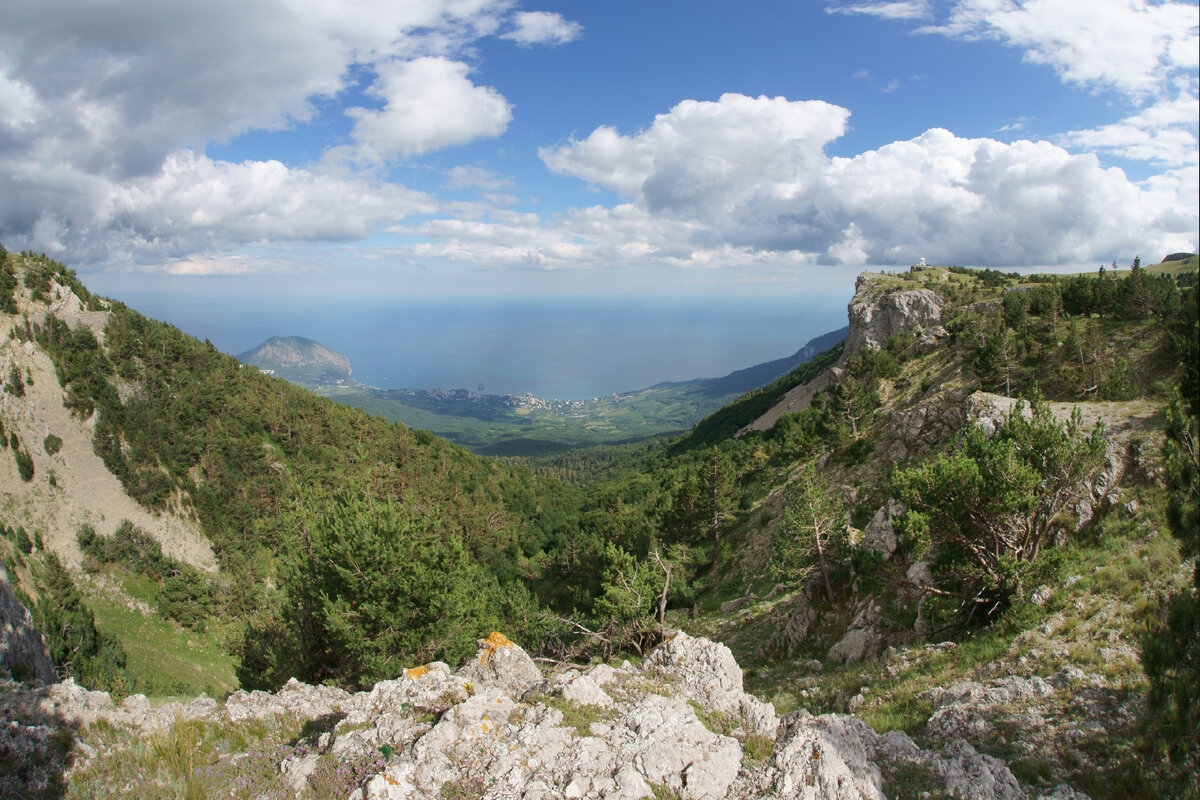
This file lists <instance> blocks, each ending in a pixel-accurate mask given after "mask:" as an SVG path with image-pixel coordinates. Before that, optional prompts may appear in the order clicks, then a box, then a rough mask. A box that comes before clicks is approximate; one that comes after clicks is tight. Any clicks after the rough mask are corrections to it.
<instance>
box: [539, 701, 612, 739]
mask: <svg viewBox="0 0 1200 800" xmlns="http://www.w3.org/2000/svg"><path fill="white" fill-rule="evenodd" d="M538 700H539V702H541V703H542V705H545V706H547V707H549V708H557V709H558V710H559V711H561V712H562V715H563V725H565V726H566V727H568V728H574V729H575V733H576V734H578V735H579V736H591V735H592V728H591V726H592V723H593V722H611V721H612V720H614V719H616V717H617V712H616V711H615V710H613V709H611V708H604V707H602V706H594V705H584V704H583V703H576V702H575V701H573V700H567V699H566V698H565V697H553V696H550V695H546V696H544V697H540V698H538Z"/></svg>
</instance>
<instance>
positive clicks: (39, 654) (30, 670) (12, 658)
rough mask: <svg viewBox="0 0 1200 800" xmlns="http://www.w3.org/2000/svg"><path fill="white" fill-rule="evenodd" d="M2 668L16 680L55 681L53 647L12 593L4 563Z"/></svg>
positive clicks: (0, 580)
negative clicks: (49, 646)
mask: <svg viewBox="0 0 1200 800" xmlns="http://www.w3.org/2000/svg"><path fill="white" fill-rule="evenodd" d="M0 670H5V671H7V672H8V674H9V675H11V676H12V677H13V678H15V679H16V680H29V681H40V682H42V683H51V682H53V681H54V663H53V662H52V661H51V660H50V650H49V648H47V647H46V641H45V640H44V639H43V638H42V635H41V634H40V633H39V632H38V630H37V629H36V628H35V627H34V626H33V615H32V614H30V613H29V609H27V608H26V607H25V606H24V605H22V604H21V602H20V601H19V600H17V596H16V594H14V593H13V590H12V586H11V585H10V584H9V582H8V572H7V571H6V570H5V569H4V566H3V565H0Z"/></svg>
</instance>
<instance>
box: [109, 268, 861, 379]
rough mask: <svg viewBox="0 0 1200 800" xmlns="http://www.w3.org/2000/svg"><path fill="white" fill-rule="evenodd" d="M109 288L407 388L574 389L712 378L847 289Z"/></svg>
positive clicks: (200, 334) (157, 308) (158, 310)
mask: <svg viewBox="0 0 1200 800" xmlns="http://www.w3.org/2000/svg"><path fill="white" fill-rule="evenodd" d="M101 293H102V294H105V295H107V296H110V297H116V298H117V299H120V300H122V301H123V302H125V303H126V304H127V305H129V306H130V307H131V308H134V309H136V310H138V311H140V312H141V313H143V314H145V315H146V316H148V317H152V318H154V319H159V320H163V321H165V322H169V323H171V324H173V325H175V326H177V327H179V328H180V329H182V330H183V331H184V332H186V333H188V334H191V335H192V336H195V337H197V338H199V339H208V340H209V341H211V342H212V343H213V344H214V345H215V346H216V347H217V348H218V349H219V350H221V351H223V352H226V353H229V354H231V355H237V354H238V353H242V352H245V351H247V350H250V349H252V348H254V347H256V346H257V345H259V344H260V343H262V342H263V341H265V340H266V339H268V338H269V337H271V336H304V337H306V338H309V339H314V340H316V341H318V342H320V343H321V344H323V345H325V346H326V347H329V348H331V349H333V350H336V351H337V352H339V353H342V354H343V355H345V356H346V357H347V358H348V359H350V363H351V366H352V368H353V377H354V378H355V379H357V380H358V381H360V382H362V383H365V384H368V385H371V386H380V387H389V388H407V389H446V390H450V389H468V390H471V391H475V392H479V393H487V394H518V395H519V394H533V395H536V396H538V397H541V398H544V399H558V400H581V399H588V398H592V397H604V396H608V395H611V394H614V393H621V392H629V391H636V390H638V389H644V388H647V387H650V386H652V385H655V384H658V383H662V382H667V381H684V380H691V379H694V378H709V377H719V376H722V375H725V374H728V373H729V372H732V371H734V370H737V369H742V368H745V367H749V366H753V365H755V364H759V363H762V362H764V361H770V360H774V359H777V358H783V357H786V356H789V355H791V354H792V353H794V352H796V351H797V350H798V349H800V348H801V347H802V346H803V345H804V344H805V343H806V342H807V341H808V340H809V339H811V338H813V337H815V336H819V335H821V334H823V333H826V332H828V331H831V330H835V329H837V328H839V327H841V326H843V325H845V324H846V323H845V320H846V302H847V301H848V300H849V294H847V295H846V296H845V297H837V298H831V297H830V296H827V295H822V296H797V295H794V294H791V295H773V296H759V297H732V298H729V297H725V298H723V297H715V296H696V297H679V298H675V297H662V296H657V297H638V298H618V297H564V296H553V297H520V298H512V297H477V296H476V297H469V298H451V297H426V298H379V297H362V298H345V297H337V298H307V299H304V298H300V299H297V298H295V297H292V298H289V299H286V300H285V301H282V302H278V303H264V302H262V300H261V298H256V299H251V298H245V299H239V298H238V297H237V296H224V297H215V296H199V297H198V296H195V295H192V296H188V295H180V294H175V293H163V292H144V293H143V292H138V291H136V290H133V291H130V290H128V287H126V289H125V290H124V291H122V292H121V293H119V294H112V293H109V292H104V291H103V290H101Z"/></svg>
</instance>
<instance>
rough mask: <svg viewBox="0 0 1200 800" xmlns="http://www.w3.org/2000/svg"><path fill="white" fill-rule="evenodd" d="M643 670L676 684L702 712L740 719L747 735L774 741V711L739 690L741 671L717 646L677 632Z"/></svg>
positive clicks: (771, 707)
mask: <svg viewBox="0 0 1200 800" xmlns="http://www.w3.org/2000/svg"><path fill="white" fill-rule="evenodd" d="M642 668H643V669H644V670H647V671H652V672H657V673H660V674H662V675H664V676H666V677H668V678H672V679H674V680H675V681H676V682H677V685H678V687H679V691H680V692H682V693H683V694H684V695H686V696H688V697H690V698H692V699H693V700H695V701H696V702H697V703H700V705H702V706H703V707H705V708H710V709H715V710H717V711H723V712H726V713H729V714H734V715H736V716H738V717H740V718H741V719H742V720H743V721H744V722H745V724H746V727H747V730H748V732H750V733H755V734H760V735H762V736H767V737H769V738H774V737H775V730H776V728H777V727H778V721H777V720H776V717H775V707H774V706H772V705H771V704H770V703H764V702H762V701H761V700H759V699H758V698H756V697H754V696H753V695H749V694H746V692H745V690H744V689H743V688H742V668H741V667H739V666H738V663H737V661H736V660H735V659H734V657H733V653H732V652H730V650H729V648H728V647H726V646H725V645H723V644H721V643H720V642H712V641H709V640H708V639H702V638H692V637H691V636H688V635H687V634H686V633H683V632H682V631H680V632H679V633H677V634H675V635H674V636H672V637H671V638H670V639H668V640H667V641H665V642H663V643H662V644H661V645H659V646H658V647H657V648H655V649H654V651H653V652H652V653H650V655H649V656H647V657H646V659H645V661H643V662H642Z"/></svg>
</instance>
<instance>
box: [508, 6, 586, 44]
mask: <svg viewBox="0 0 1200 800" xmlns="http://www.w3.org/2000/svg"><path fill="white" fill-rule="evenodd" d="M513 24H514V28H513V30H511V31H509V32H508V33H505V34H503V35H501V37H500V38H501V39H511V40H512V41H514V42H516V43H518V44H520V45H521V46H522V47H530V46H532V45H535V44H566V43H567V42H572V41H574V40H575V39H577V38H579V34H580V33H582V32H583V26H582V25H580V24H579V23H578V22H574V21H572V20H569V19H566V18H564V17H563V15H562V14H554V13H551V12H549V11H520V12H518V13H516V14H514V15H513Z"/></svg>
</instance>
